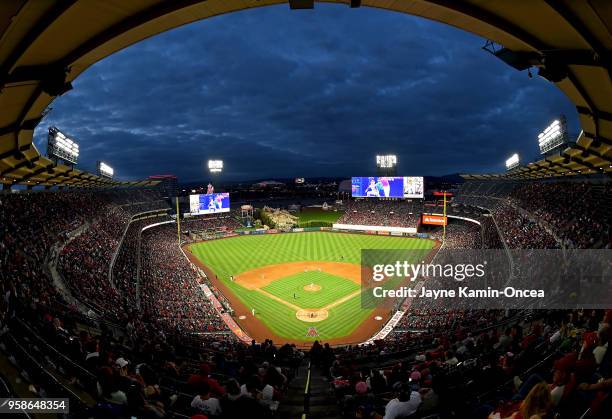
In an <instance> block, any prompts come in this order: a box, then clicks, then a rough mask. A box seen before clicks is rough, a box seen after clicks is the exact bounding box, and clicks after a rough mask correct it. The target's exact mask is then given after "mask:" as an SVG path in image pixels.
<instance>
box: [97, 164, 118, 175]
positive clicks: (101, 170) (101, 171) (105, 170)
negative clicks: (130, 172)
mask: <svg viewBox="0 0 612 419" xmlns="http://www.w3.org/2000/svg"><path fill="white" fill-rule="evenodd" d="M97 167H98V176H100V177H104V178H107V179H112V178H113V177H114V176H115V169H113V168H112V167H110V166H109V165H108V164H106V163H104V162H103V161H98V164H97Z"/></svg>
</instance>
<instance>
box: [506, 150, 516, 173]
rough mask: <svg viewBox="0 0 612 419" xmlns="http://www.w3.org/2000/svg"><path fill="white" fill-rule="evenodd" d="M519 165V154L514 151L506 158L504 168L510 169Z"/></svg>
mask: <svg viewBox="0 0 612 419" xmlns="http://www.w3.org/2000/svg"><path fill="white" fill-rule="evenodd" d="M518 166H519V155H518V154H517V153H514V154H513V155H512V156H510V158H508V159H507V160H506V170H512V169H515V168H517V167H518Z"/></svg>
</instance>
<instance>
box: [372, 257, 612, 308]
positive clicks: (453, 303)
mask: <svg viewBox="0 0 612 419" xmlns="http://www.w3.org/2000/svg"><path fill="white" fill-rule="evenodd" d="M361 263H362V265H361V304H362V307H363V308H368V309H371V308H387V309H391V308H393V307H396V306H397V305H398V304H399V303H401V302H406V299H410V302H411V308H416V309H421V308H422V309H427V310H431V309H435V310H444V309H449V310H451V309H452V310H457V309H459V310H461V309H564V310H565V309H575V308H585V309H609V308H610V301H611V296H612V250H610V249H597V250H591V249H571V250H570V249H565V250H561V249H550V250H541V249H530V250H527V249H513V250H510V251H509V252H507V251H506V250H498V249H440V250H438V251H437V253H436V254H435V257H433V258H432V253H431V250H430V249H411V250H371V249H370V250H362V253H361Z"/></svg>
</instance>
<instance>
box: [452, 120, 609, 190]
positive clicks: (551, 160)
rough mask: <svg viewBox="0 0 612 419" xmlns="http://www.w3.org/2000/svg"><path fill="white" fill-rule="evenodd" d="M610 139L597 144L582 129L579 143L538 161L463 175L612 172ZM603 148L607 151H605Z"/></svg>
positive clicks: (549, 175)
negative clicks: (493, 171) (510, 168)
mask: <svg viewBox="0 0 612 419" xmlns="http://www.w3.org/2000/svg"><path fill="white" fill-rule="evenodd" d="M611 148H612V143H610V142H608V143H607V144H606V143H603V144H601V145H597V146H594V145H593V139H592V138H589V137H587V136H586V135H585V133H584V132H581V133H580V135H579V136H578V140H577V141H576V143H575V144H571V145H569V146H568V147H566V148H564V149H562V150H559V151H558V152H556V153H553V154H551V155H548V156H546V157H545V158H544V159H542V160H539V161H537V162H532V163H529V164H527V165H525V166H519V167H517V168H515V169H512V170H509V171H507V172H506V173H494V174H480V175H469V174H465V175H461V176H462V177H463V178H464V179H466V180H504V179H505V180H536V179H548V178H556V177H564V176H587V175H605V176H610V175H611V174H612V159H611V155H610V149H611ZM602 149H603V150H605V151H606V152H602Z"/></svg>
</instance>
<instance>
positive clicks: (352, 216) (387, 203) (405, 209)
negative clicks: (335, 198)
mask: <svg viewBox="0 0 612 419" xmlns="http://www.w3.org/2000/svg"><path fill="white" fill-rule="evenodd" d="M422 209H423V208H422V204H420V203H418V202H417V201H404V200H378V199H377V200H373V199H357V200H353V201H349V202H348V203H347V205H346V209H345V212H344V214H343V215H342V216H341V217H340V218H339V219H338V224H357V225H369V226H389V227H415V226H416V225H417V221H418V219H419V216H420V215H421V213H422Z"/></svg>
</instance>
